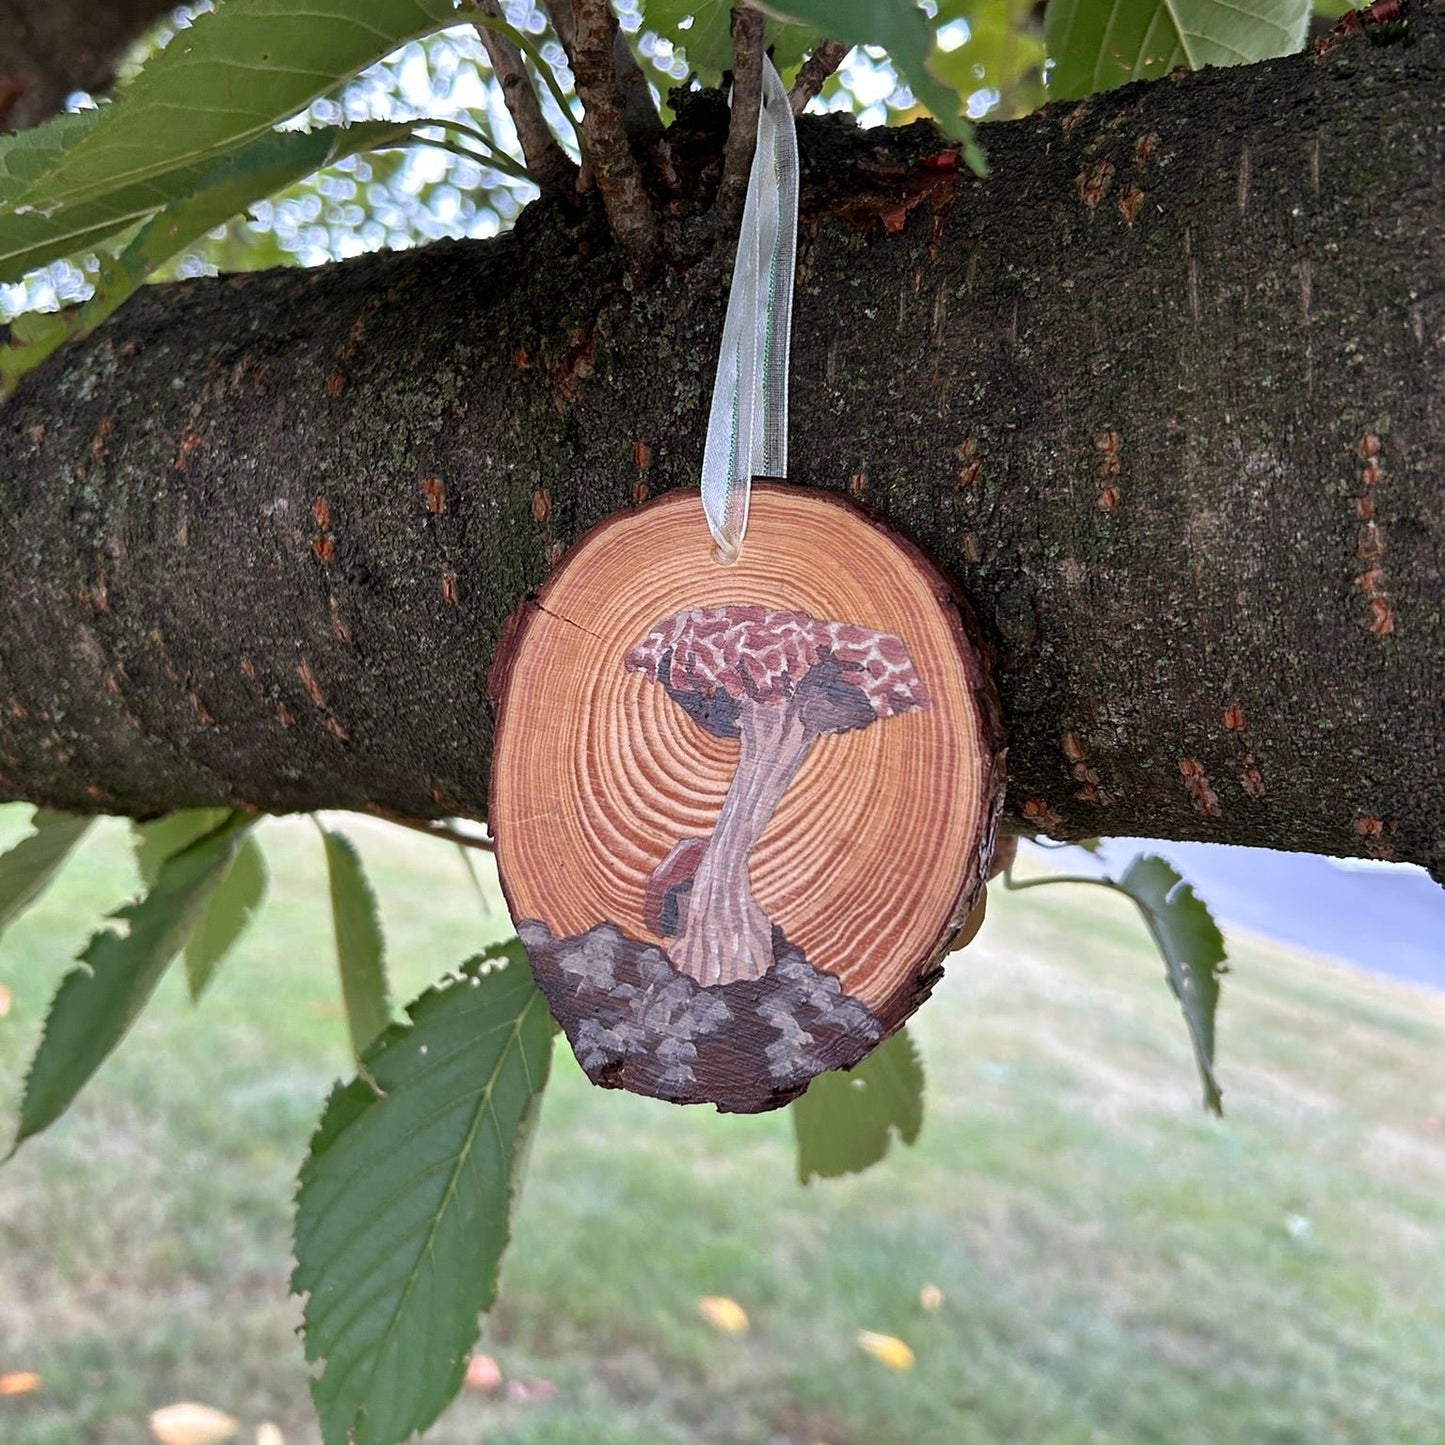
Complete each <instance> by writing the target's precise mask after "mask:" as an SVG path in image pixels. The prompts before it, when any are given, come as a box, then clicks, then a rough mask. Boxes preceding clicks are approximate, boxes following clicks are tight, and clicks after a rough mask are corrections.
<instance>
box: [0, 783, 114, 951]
mask: <svg viewBox="0 0 1445 1445" xmlns="http://www.w3.org/2000/svg"><path fill="white" fill-rule="evenodd" d="M94 821H95V819H94V818H81V817H77V816H76V815H75V814H73V813H52V812H49V811H48V810H46V809H44V808H37V809H36V810H35V816H34V817H33V818H32V819H31V820H30V826H31V828H32V829H34V831H33V832H32V833H30V834H29V835H28V836H27V837H24V838H22V839H21V840H20V841H19V842H18V843H16V844H15V845H14V846H13V847H11V848H8V849H6V851H5V852H4V853H0V933H4V932H5V930H6V929H7V928H9V927H10V925H11V924H12V923H13V922H14V921H15V920H16V919H17V918H19V917H20V915H21V914H22V913H24V912H25V910H26V909H27V908H29V907H30V905H31V904H32V903H34V902H35V900H36V899H37V898H39V897H40V895H41V894H42V893H44V892H45V890H46V888H47V887H48V886H49V884H50V880H51V879H52V878H54V877H55V875H56V873H57V872H58V871H59V869H60V865H61V864H62V863H64V862H65V860H66V859H67V858H68V857H69V856H70V850H71V849H72V848H74V847H75V845H76V844H77V843H79V842H80V840H81V838H83V837H84V836H85V830H86V829H87V828H89V827H90V825H91V824H92V823H93V822H94Z"/></svg>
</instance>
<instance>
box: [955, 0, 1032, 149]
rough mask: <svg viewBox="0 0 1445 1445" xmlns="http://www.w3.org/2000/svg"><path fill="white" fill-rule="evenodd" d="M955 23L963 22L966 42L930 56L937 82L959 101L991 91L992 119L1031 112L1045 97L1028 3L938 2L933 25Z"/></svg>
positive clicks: (1016, 0) (1012, 0)
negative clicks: (993, 98) (996, 96)
mask: <svg viewBox="0 0 1445 1445" xmlns="http://www.w3.org/2000/svg"><path fill="white" fill-rule="evenodd" d="M957 20H963V21H966V22H967V25H968V39H967V40H965V41H964V42H963V44H962V45H958V46H955V47H954V49H952V50H947V51H945V50H940V51H938V53H937V54H935V55H934V56H933V58H932V60H931V61H930V62H929V64H930V66H931V67H932V69H933V71H934V73H935V74H936V75H937V76H938V78H939V79H940V80H941V81H943V83H944V84H945V85H949V86H951V87H952V88H953V89H954V90H956V91H958V92H959V94H960V95H962V96H964V97H965V98H967V97H968V96H971V95H972V94H973V93H974V92H975V91H978V90H983V89H992V90H996V91H997V92H998V94H999V99H998V106H997V109H996V110H995V111H993V112H992V114H993V115H994V116H995V117H997V118H998V119H1003V120H1007V119H1010V118H1012V117H1015V116H1020V115H1028V114H1030V113H1031V112H1033V111H1035V110H1037V109H1038V108H1039V106H1041V105H1042V104H1043V103H1044V101H1045V99H1047V97H1046V96H1045V94H1044V88H1043V68H1044V41H1043V36H1042V35H1041V34H1040V33H1039V27H1038V24H1037V23H1036V22H1035V20H1034V0H941V3H940V5H939V7H938V20H937V24H938V26H939V27H940V28H941V27H942V26H944V25H947V24H950V23H951V22H954V21H957Z"/></svg>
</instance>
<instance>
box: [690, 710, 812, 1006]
mask: <svg viewBox="0 0 1445 1445" xmlns="http://www.w3.org/2000/svg"><path fill="white" fill-rule="evenodd" d="M738 736H739V748H738V768H737V772H736V773H734V774H733V780H732V783H731V785H730V786H729V788H728V792H727V797H725V798H724V799H723V805H722V811H721V812H720V813H719V814H718V820H717V826H716V827H715V828H714V829H713V832H712V837H711V838H710V839H709V840H708V844H707V849H706V851H705V852H704V853H703V855H702V858H701V860H700V861H699V863H698V866H697V872H696V874H695V875H694V876H693V884H692V893H691V896H690V897H689V899H688V906H687V925H686V927H685V928H684V930H683V932H682V935H681V937H679V938H678V940H677V942H676V943H675V944H674V945H673V946H672V947H671V948H670V949H669V950H668V952H669V955H670V957H671V958H672V962H673V965H674V966H675V967H676V968H677V969H678V970H680V971H681V972H682V973H686V974H688V975H690V976H691V977H693V978H695V979H697V981H698V982H699V983H701V984H703V985H704V986H707V985H710V984H716V983H734V982H736V981H737V980H739V979H748V978H761V977H762V976H763V974H765V973H766V972H767V971H768V970H769V969H770V968H771V967H772V966H773V925H772V922H771V920H770V919H769V918H768V916H767V915H766V914H765V913H764V912H763V910H762V908H761V907H759V905H758V902H757V900H756V899H755V898H754V897H753V887H752V879H751V877H750V876H749V873H748V856H749V854H751V852H752V850H753V847H754V845H755V844H756V843H757V841H758V839H760V838H761V837H762V836H763V833H764V832H765V831H766V830H767V826H768V824H769V823H770V822H771V821H772V818H773V814H774V813H775V812H777V810H778V804H779V803H781V802H782V800H783V794H784V793H786V792H787V790H788V784H789V783H791V782H792V781H793V777H794V775H795V774H796V773H797V771H798V769H799V768H800V767H801V766H802V763H803V759H804V758H805V757H807V755H808V750H809V749H810V748H811V747H812V746H813V743H814V741H815V740H816V739H817V737H818V733H817V732H816V731H815V730H813V729H810V728H808V727H807V726H806V725H805V724H804V722H803V720H802V717H801V716H800V715H799V711H798V708H797V705H796V701H795V699H794V698H791V697H785V698H778V699H773V700H770V701H767V702H753V701H744V702H743V704H742V706H741V709H740V710H739V713H738Z"/></svg>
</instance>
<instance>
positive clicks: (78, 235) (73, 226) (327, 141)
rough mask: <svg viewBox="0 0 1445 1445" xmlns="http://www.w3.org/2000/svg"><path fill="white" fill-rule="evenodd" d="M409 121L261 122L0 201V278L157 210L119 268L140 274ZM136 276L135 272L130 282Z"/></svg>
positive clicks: (15, 276)
mask: <svg viewBox="0 0 1445 1445" xmlns="http://www.w3.org/2000/svg"><path fill="white" fill-rule="evenodd" d="M410 134H411V127H410V126H409V125H394V124H391V123H389V122H384V121H368V122H365V123H361V124H357V125H353V126H346V127H323V128H321V129H318V130H311V131H299V130H289V131H268V132H266V133H265V134H264V135H261V136H258V137H256V138H255V139H254V140H251V141H249V142H247V143H245V144H244V145H241V146H239V147H238V148H236V149H235V150H232V151H229V152H227V153H226V154H224V155H221V156H218V157H215V158H212V159H210V160H205V161H200V162H197V163H196V164H193V165H186V166H180V167H178V168H177V169H175V170H171V171H167V172H165V173H164V174H161V175H158V176H154V177H152V178H150V179H148V180H143V181H138V182H136V183H135V184H133V185H125V186H116V187H112V188H110V189H108V190H105V191H102V192H101V193H100V194H99V195H96V196H92V197H90V198H88V199H86V200H83V201H80V202H78V203H76V204H74V205H58V206H54V207H45V208H43V209H42V208H39V207H36V206H27V207H25V208H23V209H17V208H14V207H10V208H0V282H14V281H18V280H19V279H20V278H21V277H22V276H24V275H25V273H26V272H27V271H33V270H34V269H35V268H36V267H37V266H44V265H46V264H47V263H49V262H51V261H53V260H55V259H56V258H57V257H61V256H72V255H76V254H77V253H82V252H85V251H88V250H93V249H94V248H95V247H96V246H97V245H99V244H100V243H101V242H103V241H105V240H107V239H109V238H111V237H114V236H117V235H119V234H120V233H121V232H122V231H125V230H127V229H129V228H130V227H133V226H137V225H139V224H142V223H144V222H147V221H150V220H151V219H152V218H154V217H157V216H163V218H164V221H163V224H162V225H161V226H158V227H150V228H148V229H147V230H146V231H144V232H142V234H141V237H139V238H138V239H137V241H136V242H134V243H132V245H131V248H130V252H129V253H128V259H126V260H125V261H124V262H123V266H124V269H125V271H126V272H127V273H128V274H131V275H134V274H135V273H136V272H137V271H138V270H139V269H140V267H139V266H138V264H137V263H141V264H143V265H144V270H141V272H140V279H144V276H145V275H146V274H148V273H149V271H151V270H154V268H155V267H156V266H158V265H159V264H160V263H161V262H162V261H165V260H167V259H168V258H169V257H171V256H173V255H174V254H175V253H176V252H177V251H179V250H180V249H181V248H182V247H183V246H186V245H189V244H190V243H191V242H192V241H194V240H196V239H197V238H198V237H200V236H203V235H205V233H206V232H207V231H210V230H213V229H214V228H215V227H216V226H219V225H220V224H221V222H222V221H226V220H229V219H230V217H232V216H234V215H235V214H236V213H237V212H238V211H241V210H244V209H245V208H246V207H247V206H249V205H251V204H252V203H253V202H255V201H259V200H261V199H262V198H263V197H265V196H269V195H271V194H272V193H273V192H275V191H279V190H283V189H284V188H285V187H287V186H290V185H294V184H295V183H296V182H297V181H299V180H300V179H301V178H302V177H303V176H309V175H310V174H311V173H312V172H313V171H318V170H320V169H321V168H322V167H323V166H327V165H331V164H333V163H334V162H336V161H338V160H340V159H342V158H343V157H345V156H349V155H354V154H355V153H356V152H357V151H360V150H366V149H369V148H371V147H374V146H380V145H388V144H396V143H397V141H399V140H403V139H405V138H406V137H407V136H409V135H410ZM137 284H139V281H137Z"/></svg>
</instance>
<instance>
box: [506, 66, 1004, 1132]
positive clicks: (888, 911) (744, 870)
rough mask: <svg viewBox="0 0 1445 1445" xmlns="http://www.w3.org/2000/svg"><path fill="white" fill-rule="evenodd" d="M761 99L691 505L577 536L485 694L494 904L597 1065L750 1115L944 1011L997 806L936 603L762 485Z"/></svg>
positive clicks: (767, 242) (776, 468) (773, 177)
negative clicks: (922, 1011) (756, 482)
mask: <svg viewBox="0 0 1445 1445" xmlns="http://www.w3.org/2000/svg"><path fill="white" fill-rule="evenodd" d="M762 71H763V75H762V96H761V101H760V106H759V112H758V136H757V148H756V153H755V158H754V163H753V167H752V171H751V174H750V176H749V180H748V193H747V201H746V204H745V206H744V210H743V222H742V228H741V233H740V236H739V240H738V250H737V259H736V262H735V265H734V269H733V281H732V289H731V291H730V293H729V296H728V310H727V318H726V321H725V323H724V326H723V339H722V346H721V349H720V354H719V358H718V371H717V379H716V381H715V383H714V389H713V400H712V409H711V414H710V418H709V423H708V434H707V445H706V448H705V451H704V455H703V465H702V487H701V498H700V499H699V496H698V494H697V493H694V492H672V493H669V494H668V495H666V496H664V497H660V498H659V499H658V500H657V501H655V502H652V503H650V504H649V505H647V506H644V507H640V508H638V509H637V510H635V511H631V512H625V513H621V514H619V515H617V516H614V517H611V518H609V519H608V520H607V521H605V522H603V523H602V524H601V525H600V526H598V527H596V528H594V529H593V531H591V532H590V533H588V535H587V536H586V537H584V538H583V539H582V541H581V542H580V543H579V544H578V545H577V546H576V548H574V549H573V551H572V552H570V553H569V554H568V555H567V556H566V557H565V558H563V560H562V562H561V564H560V565H559V567H558V569H557V571H556V572H554V573H553V575H552V577H551V578H550V579H549V580H548V582H547V584H546V585H545V586H544V587H543V588H541V590H540V591H538V592H537V593H536V594H535V595H534V596H532V597H529V598H528V599H527V600H526V601H524V602H523V603H522V605H521V607H520V608H519V609H518V610H517V611H516V612H515V613H514V614H513V616H512V617H511V619H510V621H509V622H508V624H507V626H506V628H505V629H504V631H503V635H502V638H501V641H500V643H499V645H498V652H497V658H496V662H495V664H494V665H493V670H492V678H491V692H492V698H493V701H494V702H495V704H496V706H497V714H498V715H497V732H496V737H495V740H494V745H493V759H492V784H491V792H492V798H491V817H490V821H491V828H492V834H493V837H494V839H495V841H496V849H497V865H498V869H499V871H500V873H501V879H502V889H503V891H504V892H505V894H506V896H507V902H508V903H509V905H510V906H511V910H512V918H513V920H514V921H515V923H516V925H517V933H518V936H519V937H520V938H521V940H522V944H523V946H524V947H525V948H526V950H527V956H528V958H529V959H530V960H531V964H532V971H533V973H535V975H536V977H537V982H538V984H539V985H540V986H541V988H542V991H543V992H544V993H545V994H546V995H547V1001H548V1003H549V1004H550V1005H551V1008H552V1013H553V1016H554V1017H555V1018H556V1019H557V1021H558V1022H559V1023H560V1024H561V1025H562V1027H563V1028H564V1029H565V1030H566V1033H567V1038H568V1040H569V1041H570V1042H571V1045H572V1049H573V1052H574V1053H575V1054H576V1055H577V1059H578V1062H579V1063H580V1064H581V1065H582V1067H583V1068H584V1069H585V1070H586V1071H587V1074H588V1076H589V1077H590V1078H591V1079H592V1080H593V1082H594V1083H598V1084H606V1085H610V1086H613V1087H621V1088H626V1089H632V1090H635V1091H636V1092H638V1093H642V1094H653V1095H656V1096H657V1097H658V1098H662V1099H671V1100H674V1101H676V1102H678V1103H687V1104H694V1103H703V1102H712V1103H714V1104H716V1105H717V1106H718V1107H719V1108H720V1109H730V1110H738V1111H744V1112H756V1111H758V1110H762V1109H771V1108H775V1107H776V1106H778V1105H779V1104H784V1103H786V1102H787V1101H788V1100H789V1099H792V1098H795V1097H796V1096H797V1095H798V1094H800V1093H802V1092H803V1090H804V1089H806V1088H807V1086H808V1083H809V1081H810V1080H811V1079H812V1078H813V1077H814V1076H815V1075H817V1074H819V1073H822V1072H823V1071H824V1070H826V1069H839V1068H851V1067H852V1066H853V1065H854V1064H856V1063H857V1062H858V1061H859V1060H860V1059H861V1058H863V1057H864V1055H865V1054H867V1053H868V1051H869V1050H870V1049H872V1048H873V1047H874V1046H875V1045H877V1044H879V1043H881V1042H882V1041H883V1040H884V1039H885V1038H887V1037H888V1035H889V1034H890V1033H892V1032H893V1031H894V1030H895V1029H897V1028H898V1026H899V1025H900V1024H901V1023H902V1022H903V1020H904V1019H905V1018H907V1017H908V1015H909V1014H911V1013H912V1012H913V1010H914V1009H915V1008H917V1007H918V1005H919V1004H920V1003H921V1002H922V1001H923V999H924V998H926V997H927V995H928V993H929V990H930V989H931V988H932V987H933V984H934V982H935V981H936V980H937V978H938V977H939V974H940V969H939V967H938V961H939V959H940V958H941V957H942V955H943V954H944V952H946V950H947V949H948V948H949V946H950V945H951V943H953V941H954V940H955V939H956V938H957V937H958V936H959V934H960V930H962V929H966V928H967V926H968V923H969V921H970V920H972V923H973V926H974V927H977V923H978V920H979V918H980V917H981V910H982V899H983V886H984V880H985V878H986V877H987V874H988V864H989V856H990V853H991V851H992V847H993V833H994V825H995V822H996V820H997V816H998V809H999V805H1000V802H1001V801H1002V796H1003V745H1002V733H1001V729H1000V726H999V711H998V702H997V699H996V697H995V696H994V693H993V690H992V688H991V686H990V684H989V681H988V676H987V673H986V671H985V669H984V666H983V661H982V655H981V651H980V649H979V647H978V645H977V643H976V641H975V639H974V635H973V632H972V630H971V627H970V625H969V623H968V622H967V620H966V619H967V613H966V610H965V609H964V608H963V607H962V605H961V604H960V603H959V602H958V601H957V600H956V599H955V597H954V593H953V589H952V588H951V587H950V586H949V584H948V583H947V581H946V580H945V579H944V578H943V577H942V576H941V575H940V574H939V573H938V572H937V571H936V570H935V569H934V567H933V566H932V565H931V564H930V563H929V562H928V561H927V560H926V559H925V558H924V556H923V555H922V553H920V552H919V551H918V550H917V549H916V548H915V547H912V546H910V545H909V544H908V543H906V542H904V541H902V540H901V539H899V538H897V537H895V536H893V535H892V534H891V533H889V532H888V531H887V529H886V528H884V527H883V526H882V525H881V524H879V523H877V522H875V521H872V520H870V519H869V518H868V517H867V516H865V515H864V514H863V513H862V512H860V511H858V510H857V509H856V508H853V507H851V506H849V505H848V504H847V503H845V502H842V501H840V500H838V499H837V498H835V497H832V496H829V495H827V494H826V493H821V492H806V491H801V490H798V489H794V488H786V487H776V486H767V487H762V488H759V489H757V490H754V489H753V486H752V479H753V478H754V477H758V476H768V477H783V476H786V475H787V450H788V385H787V383H788V348H789V324H790V313H791V307H792V287H793V273H794V266H795V261H796V249H797V210H798V202H797V192H798V155H797V142H796V138H795V136H794V133H793V117H792V110H791V107H790V105H789V102H788V96H787V92H786V90H785V89H784V88H783V83H782V80H781V78H780V77H779V75H778V73H777V71H776V70H775V69H774V68H773V66H772V64H771V62H770V61H768V60H767V59H766V58H764V60H763V62H762ZM699 500H700V504H699ZM744 536H746V546H744V545H743V541H744ZM714 544H716V546H714ZM720 563H721V564H725V565H720Z"/></svg>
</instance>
